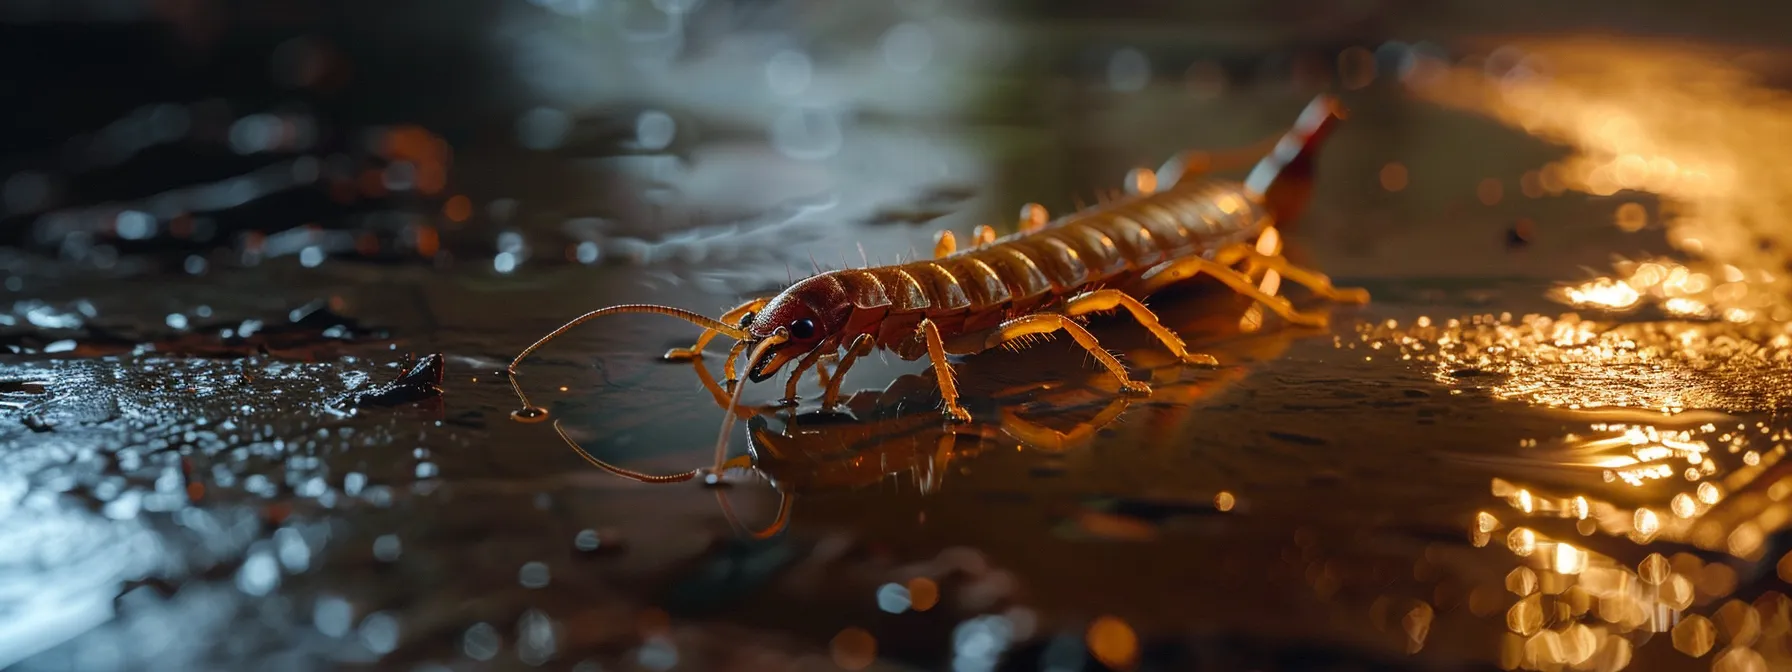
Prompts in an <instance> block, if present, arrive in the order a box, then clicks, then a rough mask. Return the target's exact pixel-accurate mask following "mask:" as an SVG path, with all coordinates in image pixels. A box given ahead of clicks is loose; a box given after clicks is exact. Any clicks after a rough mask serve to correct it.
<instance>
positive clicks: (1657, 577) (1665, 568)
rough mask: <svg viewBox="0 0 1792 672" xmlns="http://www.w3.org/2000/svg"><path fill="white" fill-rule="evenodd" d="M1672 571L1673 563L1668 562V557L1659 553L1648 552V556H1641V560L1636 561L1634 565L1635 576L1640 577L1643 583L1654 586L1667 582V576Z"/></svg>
mask: <svg viewBox="0 0 1792 672" xmlns="http://www.w3.org/2000/svg"><path fill="white" fill-rule="evenodd" d="M1673 571H1674V567H1673V565H1671V564H1669V563H1668V559H1667V558H1664V557H1662V555H1661V554H1660V553H1650V554H1649V557H1646V558H1643V561H1642V562H1640V563H1637V566H1636V575H1637V578H1640V579H1642V580H1643V583H1647V584H1649V585H1654V586H1659V585H1661V584H1663V583H1665V582H1667V580H1668V576H1669V575H1670V574H1672V573H1673Z"/></svg>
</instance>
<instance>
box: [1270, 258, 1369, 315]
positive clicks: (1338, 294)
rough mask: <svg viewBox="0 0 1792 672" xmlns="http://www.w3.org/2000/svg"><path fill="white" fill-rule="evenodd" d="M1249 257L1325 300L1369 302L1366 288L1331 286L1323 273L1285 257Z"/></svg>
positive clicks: (1330, 282)
mask: <svg viewBox="0 0 1792 672" xmlns="http://www.w3.org/2000/svg"><path fill="white" fill-rule="evenodd" d="M1251 259H1252V260H1253V261H1256V262H1257V263H1259V264H1262V265H1263V267H1264V268H1267V269H1269V270H1272V271H1275V272H1277V273H1281V274H1282V277H1284V278H1287V279H1288V280H1289V281H1290V282H1293V283H1294V284H1297V285H1300V286H1302V287H1305V288H1307V289H1309V290H1312V292H1313V293H1314V294H1318V295H1319V296H1321V297H1324V298H1325V299H1326V300H1327V301H1337V302H1340V303H1368V302H1369V291H1368V290H1366V289H1363V288H1361V287H1336V286H1333V285H1332V279H1331V278H1329V277H1326V275H1325V274H1324V273H1320V272H1318V271H1314V270H1311V269H1306V268H1302V267H1300V266H1296V265H1294V264H1293V263H1291V262H1289V261H1288V259H1287V258H1286V257H1283V256H1281V255H1279V254H1258V253H1253V254H1252V255H1251Z"/></svg>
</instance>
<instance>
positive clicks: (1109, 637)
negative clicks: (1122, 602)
mask: <svg viewBox="0 0 1792 672" xmlns="http://www.w3.org/2000/svg"><path fill="white" fill-rule="evenodd" d="M1083 639H1084V643H1085V644H1087V645H1088V647H1089V653H1090V655H1093V656H1095V659H1096V660H1098V661H1101V664H1103V665H1106V666H1108V668H1109V669H1114V670H1130V669H1132V667H1133V665H1135V664H1137V663H1138V660H1139V636H1138V635H1137V634H1136V633H1134V632H1133V630H1132V626H1130V625H1127V623H1126V621H1122V620H1120V619H1118V618H1115V617H1113V616H1102V617H1100V618H1097V619H1095V622H1094V623H1090V624H1089V630H1088V632H1087V633H1086V634H1085V635H1084V637H1083Z"/></svg>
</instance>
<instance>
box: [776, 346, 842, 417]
mask: <svg viewBox="0 0 1792 672" xmlns="http://www.w3.org/2000/svg"><path fill="white" fill-rule="evenodd" d="M828 350H830V348H816V349H815V350H814V351H813V352H810V353H809V354H807V355H804V356H803V358H802V359H799V360H797V362H796V368H794V369H791V370H790V381H789V382H786V383H784V399H783V401H782V403H783V404H784V405H786V406H795V405H796V384H797V383H799V382H802V380H803V373H804V372H805V371H808V370H809V367H812V366H815V363H816V362H819V361H821V357H822V355H824V354H827V351H828Z"/></svg>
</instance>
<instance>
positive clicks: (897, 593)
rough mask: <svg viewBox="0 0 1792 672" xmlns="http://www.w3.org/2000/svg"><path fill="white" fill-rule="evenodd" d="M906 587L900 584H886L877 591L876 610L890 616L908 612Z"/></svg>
mask: <svg viewBox="0 0 1792 672" xmlns="http://www.w3.org/2000/svg"><path fill="white" fill-rule="evenodd" d="M908 606H909V599H908V587H907V586H904V585H902V584H900V583H886V584H884V585H882V586H880V587H878V589H877V608H878V609H882V610H884V611H885V612H888V613H892V614H900V613H902V612H905V611H908Z"/></svg>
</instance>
